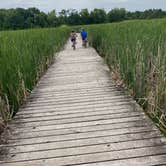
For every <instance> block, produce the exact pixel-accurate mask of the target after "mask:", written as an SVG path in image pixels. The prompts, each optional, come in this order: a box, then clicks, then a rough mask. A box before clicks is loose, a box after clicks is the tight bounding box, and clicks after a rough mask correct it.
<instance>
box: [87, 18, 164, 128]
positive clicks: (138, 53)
mask: <svg viewBox="0 0 166 166" xmlns="http://www.w3.org/2000/svg"><path fill="white" fill-rule="evenodd" d="M165 27H166V20H165V19H160V20H148V21H147V20H145V21H140V20H139V21H128V22H122V23H115V24H102V25H92V26H87V27H86V28H87V30H88V32H89V34H90V40H91V42H92V44H93V46H94V47H95V48H96V49H97V51H98V52H99V53H100V55H101V56H103V57H104V58H105V60H106V62H107V63H108V65H109V66H110V68H111V69H112V70H113V71H114V73H117V75H118V74H120V79H121V80H123V82H124V83H125V85H126V86H127V87H128V89H130V91H131V93H132V95H134V97H135V99H136V100H137V101H138V102H139V103H140V104H141V105H142V106H143V107H144V109H145V110H146V111H147V113H148V114H149V115H150V116H151V117H152V118H154V120H155V121H156V123H157V124H158V125H160V126H162V127H163V128H165V129H166V28H165Z"/></svg>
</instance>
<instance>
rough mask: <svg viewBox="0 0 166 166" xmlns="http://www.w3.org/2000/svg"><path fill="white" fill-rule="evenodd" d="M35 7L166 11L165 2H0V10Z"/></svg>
mask: <svg viewBox="0 0 166 166" xmlns="http://www.w3.org/2000/svg"><path fill="white" fill-rule="evenodd" d="M16 7H24V8H28V7H37V8H39V9H40V10H43V11H46V12H48V11H50V10H53V9H56V10H57V11H60V10H61V9H69V8H74V9H82V8H88V9H93V8H105V9H107V10H110V9H112V8H115V7H124V8H126V9H128V10H144V9H149V8H162V9H164V10H166V0H0V8H16Z"/></svg>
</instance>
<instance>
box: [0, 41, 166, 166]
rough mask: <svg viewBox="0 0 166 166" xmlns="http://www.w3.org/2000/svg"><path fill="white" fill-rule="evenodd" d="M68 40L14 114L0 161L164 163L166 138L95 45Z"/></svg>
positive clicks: (56, 165) (35, 164)
mask: <svg viewBox="0 0 166 166" xmlns="http://www.w3.org/2000/svg"><path fill="white" fill-rule="evenodd" d="M77 46H78V49H77V50H76V51H73V50H72V49H71V48H70V47H71V45H70V44H69V43H68V44H67V46H66V48H65V50H64V51H61V52H60V53H59V55H58V56H57V57H56V59H55V63H54V64H53V65H52V66H51V67H50V68H49V70H48V72H47V73H46V74H45V75H44V76H43V78H42V79H41V80H40V82H39V84H38V86H37V87H36V88H35V89H34V91H33V92H32V94H31V96H30V97H29V99H28V102H27V104H25V105H24V106H23V107H22V108H21V109H20V111H19V112H18V114H17V115H16V117H15V119H14V120H13V121H12V122H11V123H10V136H9V139H8V141H7V143H4V144H3V145H1V146H0V150H1V154H0V166H75V165H81V166H82V165H83V166H155V165H156V166H157V165H158V166H159V165H165V166H166V139H165V138H164V137H163V136H162V135H161V134H160V132H159V131H158V129H157V128H156V127H155V126H154V124H153V123H152V122H151V121H150V120H149V118H147V117H146V116H145V115H144V113H143V111H142V110H141V109H140V108H139V107H138V105H137V104H136V103H135V101H133V100H132V99H131V98H130V97H128V96H126V95H125V94H124V93H123V92H122V91H120V90H118V89H117V88H116V86H115V85H114V83H113V81H112V80H111V77H110V73H109V69H108V67H107V66H106V65H105V64H104V62H103V60H102V58H100V57H99V56H98V54H97V53H96V51H95V50H94V49H93V48H88V49H83V48H81V40H80V39H79V42H78V45H77Z"/></svg>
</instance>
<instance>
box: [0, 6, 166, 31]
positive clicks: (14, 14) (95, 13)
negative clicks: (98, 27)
mask: <svg viewBox="0 0 166 166" xmlns="http://www.w3.org/2000/svg"><path fill="white" fill-rule="evenodd" d="M164 17H166V11H163V10H161V9H149V10H145V11H135V12H130V11H127V10H126V9H124V8H115V9H112V10H111V11H109V12H106V11H105V10H104V9H94V10H92V11H89V10H88V9H82V10H81V11H77V10H75V9H70V10H62V11H60V12H59V13H56V11H55V10H53V11H51V12H49V13H44V12H42V11H40V10H39V9H37V8H29V9H23V8H16V9H0V30H9V29H14V30H16V29H27V28H39V27H40V28H43V27H57V26H60V25H85V24H99V23H110V22H118V21H123V20H132V19H152V18H164Z"/></svg>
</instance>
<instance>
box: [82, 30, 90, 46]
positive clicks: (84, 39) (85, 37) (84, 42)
mask: <svg viewBox="0 0 166 166" xmlns="http://www.w3.org/2000/svg"><path fill="white" fill-rule="evenodd" d="M81 37H82V45H83V46H85V44H86V42H87V37H88V34H87V32H86V31H85V29H82V31H81Z"/></svg>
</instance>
